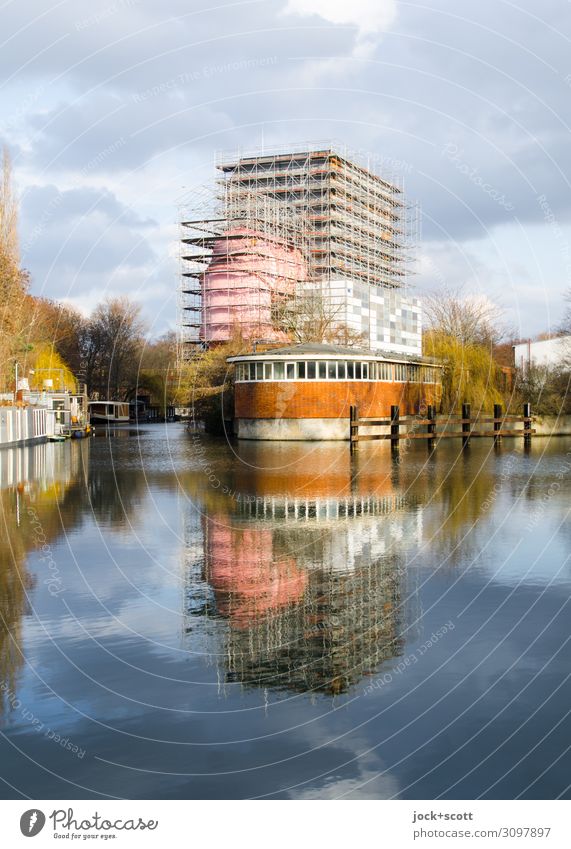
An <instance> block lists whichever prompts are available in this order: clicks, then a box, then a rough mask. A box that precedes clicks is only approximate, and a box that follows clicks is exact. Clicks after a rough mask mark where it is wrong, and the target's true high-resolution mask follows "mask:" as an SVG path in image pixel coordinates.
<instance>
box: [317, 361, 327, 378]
mask: <svg viewBox="0 0 571 849" xmlns="http://www.w3.org/2000/svg"><path fill="white" fill-rule="evenodd" d="M326 377H327V363H319V379H320V380H325V378H326Z"/></svg>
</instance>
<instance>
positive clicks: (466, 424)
mask: <svg viewBox="0 0 571 849" xmlns="http://www.w3.org/2000/svg"><path fill="white" fill-rule="evenodd" d="M470 422H471V419H470V405H469V404H466V403H464V404H462V448H466V447H467V446H468V445H469V444H470Z"/></svg>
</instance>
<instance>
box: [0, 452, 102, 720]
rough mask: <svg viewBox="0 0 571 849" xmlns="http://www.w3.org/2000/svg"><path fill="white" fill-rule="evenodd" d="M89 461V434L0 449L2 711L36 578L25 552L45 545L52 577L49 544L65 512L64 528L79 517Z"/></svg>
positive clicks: (15, 672) (14, 672)
mask: <svg viewBox="0 0 571 849" xmlns="http://www.w3.org/2000/svg"><path fill="white" fill-rule="evenodd" d="M88 463H89V441H88V440H81V441H80V440H77V441H74V442H72V443H71V444H66V445H61V444H44V445H35V446H32V447H30V448H13V449H12V448H9V449H4V450H3V451H0V510H1V513H2V534H0V681H1V682H2V685H3V686H2V688H1V690H0V712H2V711H3V710H4V709H5V707H6V704H7V702H8V700H9V697H10V693H13V692H14V688H15V685H16V680H17V676H18V672H19V670H20V668H21V666H22V664H23V655H22V649H21V638H22V633H21V632H22V618H23V616H24V615H25V614H26V613H27V612H29V603H28V593H29V591H30V590H31V589H32V588H33V586H34V584H35V583H36V581H37V580H38V579H37V578H36V577H32V575H31V574H30V572H29V570H28V567H27V556H28V554H29V552H30V551H32V550H34V549H37V550H38V551H42V553H43V555H44V559H45V560H46V563H48V569H47V572H46V574H47V576H48V577H47V580H50V579H53V577H54V576H53V574H51V573H50V571H49V552H50V544H51V543H52V542H53V541H54V540H56V539H57V538H58V537H59V536H60V534H61V533H62V529H63V528H62V515H64V516H65V526H66V529H70V528H71V527H73V526H74V524H77V523H78V522H80V521H81V518H82V513H83V507H84V502H85V500H84V498H83V491H84V488H83V485H82V480H83V475H84V471H85V470H86V469H87V468H88ZM50 586H51V587H53V588H55V587H56V584H55V583H53V581H52V583H51V585H50Z"/></svg>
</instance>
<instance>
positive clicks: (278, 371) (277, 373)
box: [274, 363, 284, 380]
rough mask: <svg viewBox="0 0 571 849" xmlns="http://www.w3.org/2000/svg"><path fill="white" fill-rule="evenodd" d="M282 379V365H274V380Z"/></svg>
mask: <svg viewBox="0 0 571 849" xmlns="http://www.w3.org/2000/svg"><path fill="white" fill-rule="evenodd" d="M283 379H284V364H283V363H274V380H283Z"/></svg>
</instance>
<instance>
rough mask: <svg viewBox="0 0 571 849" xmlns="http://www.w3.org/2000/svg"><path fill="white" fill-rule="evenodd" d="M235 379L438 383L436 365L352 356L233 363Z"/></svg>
mask: <svg viewBox="0 0 571 849" xmlns="http://www.w3.org/2000/svg"><path fill="white" fill-rule="evenodd" d="M236 380H237V381H272V380H321V381H323V380H366V381H384V382H397V383H406V382H410V383H440V375H439V372H438V369H437V368H436V367H435V366H424V365H421V364H419V363H391V362H382V361H363V362H357V361H353V360H347V361H346V360H317V359H316V360H301V361H295V362H294V361H293V360H291V361H278V362H276V361H274V362H261V361H258V362H254V363H237V364H236Z"/></svg>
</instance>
